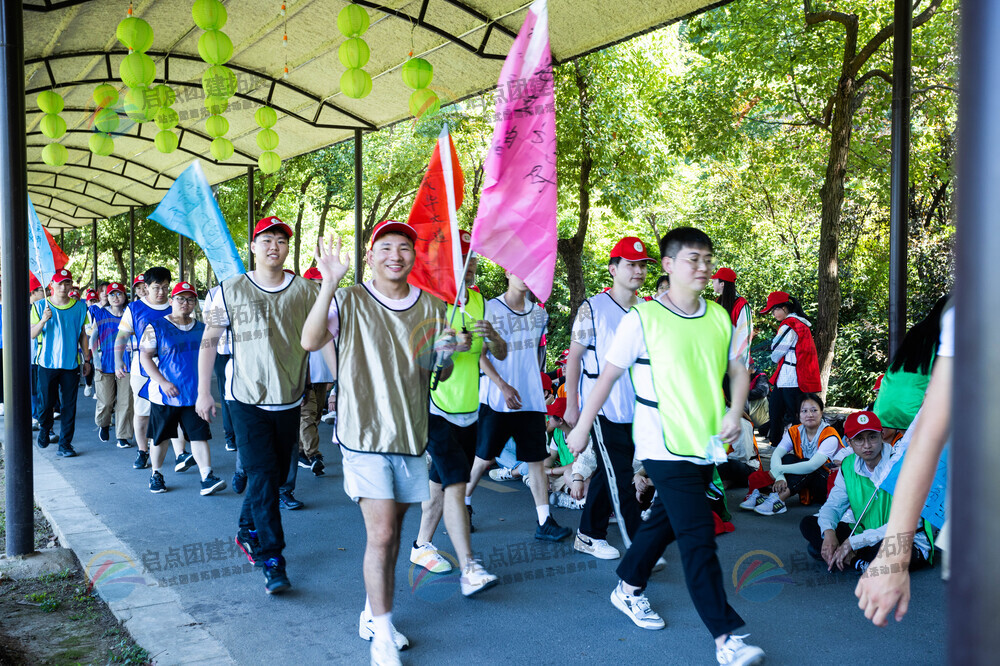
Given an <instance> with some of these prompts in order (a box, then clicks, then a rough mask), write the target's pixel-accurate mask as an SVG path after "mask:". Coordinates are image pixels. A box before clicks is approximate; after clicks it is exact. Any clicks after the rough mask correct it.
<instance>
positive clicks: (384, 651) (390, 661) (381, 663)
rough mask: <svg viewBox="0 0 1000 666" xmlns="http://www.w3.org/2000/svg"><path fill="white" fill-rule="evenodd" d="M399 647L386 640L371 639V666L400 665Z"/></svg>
mask: <svg viewBox="0 0 1000 666" xmlns="http://www.w3.org/2000/svg"><path fill="white" fill-rule="evenodd" d="M402 663H403V662H401V661H400V660H399V649H398V648H397V647H396V646H395V645H393V642H392V641H388V640H374V639H373V640H372V649H371V666H401V665H402Z"/></svg>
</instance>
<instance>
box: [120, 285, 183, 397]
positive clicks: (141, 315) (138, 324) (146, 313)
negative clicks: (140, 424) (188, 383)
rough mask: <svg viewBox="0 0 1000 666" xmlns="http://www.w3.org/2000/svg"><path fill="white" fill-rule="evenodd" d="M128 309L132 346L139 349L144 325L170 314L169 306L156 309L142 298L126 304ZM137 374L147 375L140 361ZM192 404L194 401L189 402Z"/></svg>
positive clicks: (144, 328)
mask: <svg viewBox="0 0 1000 666" xmlns="http://www.w3.org/2000/svg"><path fill="white" fill-rule="evenodd" d="M128 307H129V309H130V310H131V311H132V331H133V336H132V340H133V342H134V344H133V345H132V347H133V348H134V349H135V350H136V353H138V351H139V341H140V340H141V339H142V332H143V331H145V330H146V326H148V325H149V324H151V323H153V322H154V321H155V320H157V319H163V318H164V317H166V316H167V315H168V314H170V308H169V307H167V308H164V309H163V310H157V309H155V308H151V307H149V306H148V305H146V302H145V301H143V300H141V299H140V300H138V301H132V302H131V303H129V304H128ZM139 374H141V375H142V376H143V377H149V375H147V374H146V370H145V369H144V368H143V367H142V363H140V364H139ZM191 404H192V405H193V404H194V403H191Z"/></svg>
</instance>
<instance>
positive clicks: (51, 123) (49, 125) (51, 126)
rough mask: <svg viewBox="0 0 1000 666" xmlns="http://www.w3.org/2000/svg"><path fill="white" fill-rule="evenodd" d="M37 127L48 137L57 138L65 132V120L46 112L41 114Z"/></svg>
mask: <svg viewBox="0 0 1000 666" xmlns="http://www.w3.org/2000/svg"><path fill="white" fill-rule="evenodd" d="M39 128H40V129H41V130H42V134H44V135H45V136H47V137H49V138H50V139H58V138H59V137H61V136H62V135H63V134H65V133H66V121H65V120H63V119H62V118H60V117H59V116H57V115H56V114H54V113H47V114H45V115H44V116H42V122H41V123H40V124H39Z"/></svg>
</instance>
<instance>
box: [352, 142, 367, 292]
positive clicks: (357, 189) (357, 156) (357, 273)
mask: <svg viewBox="0 0 1000 666" xmlns="http://www.w3.org/2000/svg"><path fill="white" fill-rule="evenodd" d="M363 178H364V169H362V166H361V130H354V284H361V283H362V282H364V277H365V267H364V264H363V263H362V261H363V259H364V253H363V252H362V238H361V217H362V216H361V204H362V193H361V186H362V184H363V183H364V181H363Z"/></svg>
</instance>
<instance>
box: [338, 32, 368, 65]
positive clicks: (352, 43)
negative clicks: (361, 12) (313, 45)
mask: <svg viewBox="0 0 1000 666" xmlns="http://www.w3.org/2000/svg"><path fill="white" fill-rule="evenodd" d="M337 57H338V58H340V64H341V65H343V66H344V67H346V68H347V69H359V68H361V67H364V66H365V65H366V64H368V59H369V58H371V49H369V48H368V44H367V43H366V42H365V40H363V39H361V38H360V37H352V38H350V39H348V40H347V41H346V42H344V43H343V44H341V45H340V48H339V49H337Z"/></svg>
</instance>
